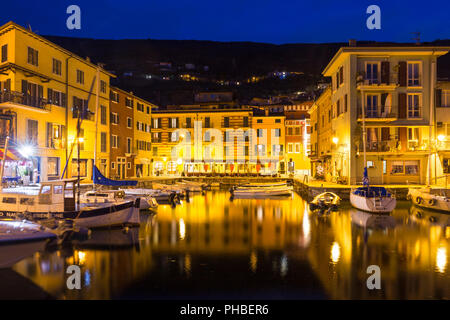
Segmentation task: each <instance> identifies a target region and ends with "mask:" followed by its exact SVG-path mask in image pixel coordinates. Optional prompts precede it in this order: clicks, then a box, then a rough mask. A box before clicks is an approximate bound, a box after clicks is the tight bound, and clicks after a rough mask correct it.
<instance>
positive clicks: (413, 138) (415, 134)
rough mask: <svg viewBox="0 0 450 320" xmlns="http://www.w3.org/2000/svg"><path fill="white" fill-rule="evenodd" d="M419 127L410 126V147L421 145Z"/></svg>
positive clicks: (414, 147)
mask: <svg viewBox="0 0 450 320" xmlns="http://www.w3.org/2000/svg"><path fill="white" fill-rule="evenodd" d="M419 130H420V129H419V128H408V149H412V150H414V149H416V148H418V147H419V133H420V131H419Z"/></svg>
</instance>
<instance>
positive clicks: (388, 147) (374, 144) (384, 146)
mask: <svg viewBox="0 0 450 320" xmlns="http://www.w3.org/2000/svg"><path fill="white" fill-rule="evenodd" d="M405 143H406V145H405V146H402V142H401V141H400V140H398V139H392V140H379V141H367V143H366V151H367V152H401V151H427V150H428V149H427V148H428V145H427V144H426V143H424V142H423V141H415V140H414V141H413V140H410V141H405ZM363 148H364V146H363V143H362V141H360V144H359V150H360V152H363V150H364V149H363Z"/></svg>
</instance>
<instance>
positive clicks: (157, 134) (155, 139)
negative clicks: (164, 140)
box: [152, 132, 161, 142]
mask: <svg viewBox="0 0 450 320" xmlns="http://www.w3.org/2000/svg"><path fill="white" fill-rule="evenodd" d="M152 141H153V142H161V132H153V135H152Z"/></svg>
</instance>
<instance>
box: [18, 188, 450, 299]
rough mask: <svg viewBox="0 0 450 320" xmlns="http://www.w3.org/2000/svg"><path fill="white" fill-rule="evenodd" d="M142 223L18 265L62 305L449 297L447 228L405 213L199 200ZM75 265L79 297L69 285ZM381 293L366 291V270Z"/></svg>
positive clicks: (402, 207) (432, 215)
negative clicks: (371, 269)
mask: <svg viewBox="0 0 450 320" xmlns="http://www.w3.org/2000/svg"><path fill="white" fill-rule="evenodd" d="M192 200H193V201H191V202H190V203H186V202H184V203H183V204H182V205H181V206H177V207H176V208H172V207H170V206H165V205H162V206H160V207H159V208H158V213H157V214H156V215H147V214H143V215H142V219H143V223H142V225H141V227H140V229H136V228H135V229H129V230H128V232H124V231H122V230H103V231H95V232H93V234H92V238H91V239H89V240H88V241H84V242H80V243H76V244H74V245H73V246H71V247H68V248H62V249H58V250H55V251H53V252H51V251H47V252H42V253H38V254H35V255H34V256H33V257H30V258H27V259H25V260H23V261H21V262H19V263H17V264H16V265H15V266H14V270H15V271H16V272H18V273H19V274H21V275H23V276H25V277H27V278H29V279H30V280H32V281H33V282H34V283H36V284H37V285H38V286H40V287H41V288H43V289H44V290H46V291H47V292H48V293H50V294H51V295H53V296H55V297H57V298H60V299H93V298H97V299H110V298H173V297H175V298H177V297H185V298H255V297H257V298H258V297H260V298H267V299H271V298H274V299H284V298H290V299H299V298H332V299H350V298H355V299H357V298H368V299H371V298H384V299H386V298H387V299H395V298H401V299H403V298H408V299H414V298H450V292H449V290H450V289H449V288H450V274H449V270H448V251H449V239H450V237H449V235H450V231H449V230H450V229H449V225H450V223H449V221H450V220H449V217H450V216H448V215H445V214H440V213H436V212H430V211H426V210H422V209H418V208H415V207H412V208H410V206H409V204H408V203H406V202H405V203H402V202H399V207H398V208H397V209H396V210H395V211H394V212H393V213H392V214H390V215H372V214H369V213H365V212H361V211H358V210H355V209H352V208H350V207H344V208H343V209H341V210H340V211H338V212H335V213H331V214H330V215H327V216H321V217H319V216H317V215H316V214H315V213H311V212H309V210H308V208H307V206H306V203H305V202H304V201H303V200H302V199H301V198H300V197H299V196H297V195H294V197H293V199H288V200H275V199H257V200H250V199H234V200H233V201H232V202H230V200H229V196H228V194H227V193H226V192H208V193H207V195H206V196H201V195H198V196H194V197H193V199H192ZM71 264H77V265H80V267H81V270H82V274H83V280H82V290H68V289H66V286H65V283H66V282H65V281H66V279H67V275H66V273H65V271H66V269H67V267H68V266H69V265H71ZM373 264H374V265H379V266H380V268H381V274H382V275H381V276H382V284H381V287H382V290H372V291H370V290H368V289H367V287H366V280H367V277H368V274H367V273H366V270H367V267H368V266H369V265H373Z"/></svg>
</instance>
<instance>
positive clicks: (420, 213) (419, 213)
mask: <svg viewBox="0 0 450 320" xmlns="http://www.w3.org/2000/svg"><path fill="white" fill-rule="evenodd" d="M416 217H417V218H418V219H422V217H423V213H422V212H421V211H418V212H417V213H416Z"/></svg>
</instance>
